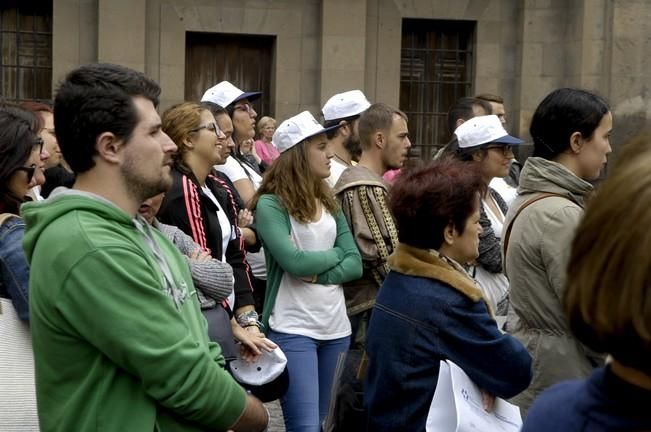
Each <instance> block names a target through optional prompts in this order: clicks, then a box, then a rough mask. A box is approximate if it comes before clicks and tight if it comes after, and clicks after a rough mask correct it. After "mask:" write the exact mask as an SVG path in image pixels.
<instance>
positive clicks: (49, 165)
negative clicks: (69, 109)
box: [20, 101, 75, 199]
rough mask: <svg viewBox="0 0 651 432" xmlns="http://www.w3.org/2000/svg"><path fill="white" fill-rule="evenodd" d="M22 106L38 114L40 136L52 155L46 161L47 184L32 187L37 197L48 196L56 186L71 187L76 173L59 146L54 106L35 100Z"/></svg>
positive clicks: (45, 147)
mask: <svg viewBox="0 0 651 432" xmlns="http://www.w3.org/2000/svg"><path fill="white" fill-rule="evenodd" d="M20 106H21V107H22V108H25V109H26V110H29V111H31V112H33V113H34V114H36V117H37V119H38V120H39V128H38V136H40V137H41V139H43V143H44V149H45V150H46V151H47V152H48V153H49V155H50V156H49V158H48V159H47V160H46V161H45V184H44V185H42V186H36V187H34V188H33V189H32V191H33V192H34V195H35V197H36V199H42V198H47V197H48V196H49V195H50V192H52V190H54V189H55V188H56V187H59V186H66V187H71V186H72V184H73V183H74V182H75V175H74V174H73V173H72V170H71V169H70V167H69V166H68V164H67V163H66V161H65V160H64V159H63V154H62V153H61V148H59V142H58V141H57V137H56V134H55V132H54V113H53V111H52V107H50V106H49V105H46V104H44V103H42V102H35V101H27V102H23V103H22V104H21V105H20Z"/></svg>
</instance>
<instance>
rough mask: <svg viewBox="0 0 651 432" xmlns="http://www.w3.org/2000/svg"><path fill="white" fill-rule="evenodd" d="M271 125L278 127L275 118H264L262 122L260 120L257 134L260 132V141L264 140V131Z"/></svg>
mask: <svg viewBox="0 0 651 432" xmlns="http://www.w3.org/2000/svg"><path fill="white" fill-rule="evenodd" d="M270 123H271V124H273V125H274V127H276V119H274V118H273V117H269V116H264V117H262V118H261V119H260V120H258V125H257V132H258V138H259V139H262V129H264V128H265V127H266V126H267V125H268V124H270Z"/></svg>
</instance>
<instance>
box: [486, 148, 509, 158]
mask: <svg viewBox="0 0 651 432" xmlns="http://www.w3.org/2000/svg"><path fill="white" fill-rule="evenodd" d="M484 148H485V149H486V150H491V149H495V150H501V151H502V154H503V155H504V156H508V155H509V153H513V146H511V145H493V146H488V147H484Z"/></svg>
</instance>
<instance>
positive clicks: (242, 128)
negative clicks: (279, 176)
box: [201, 81, 262, 205]
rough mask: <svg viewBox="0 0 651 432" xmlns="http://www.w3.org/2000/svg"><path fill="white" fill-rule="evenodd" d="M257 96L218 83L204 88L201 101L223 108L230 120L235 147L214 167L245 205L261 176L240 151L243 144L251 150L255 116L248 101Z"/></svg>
mask: <svg viewBox="0 0 651 432" xmlns="http://www.w3.org/2000/svg"><path fill="white" fill-rule="evenodd" d="M261 95H262V93H260V92H244V91H242V90H240V89H239V88H237V87H235V86H234V85H233V84H231V83H230V82H228V81H222V82H220V83H219V84H217V85H215V86H214V87H212V88H210V89H208V90H207V91H206V93H205V94H204V95H203V97H202V98H201V101H202V102H210V103H214V104H217V105H219V106H220V107H222V108H224V109H226V111H227V112H228V115H229V116H230V118H231V121H232V123H233V134H232V138H233V142H234V143H235V147H234V148H233V151H232V154H230V155H229V157H228V158H227V159H226V161H225V162H224V164H222V165H219V166H216V167H215V168H216V169H217V170H218V171H220V172H223V173H224V174H226V175H227V176H228V178H229V179H230V180H231V181H232V182H233V184H234V185H235V188H236V189H237V191H238V192H239V194H240V196H241V197H242V199H243V200H244V203H245V204H246V205H248V204H249V202H250V201H251V199H252V198H253V195H254V194H255V191H256V190H258V188H259V187H260V184H261V183H262V176H261V175H260V169H259V167H258V164H257V163H251V161H249V160H248V159H247V158H246V157H245V156H244V154H243V153H242V151H241V150H240V148H241V147H242V146H243V145H244V147H245V148H247V149H249V148H250V151H251V152H254V151H255V146H254V145H253V137H254V136H255V119H256V117H257V116H258V113H257V112H256V111H255V109H254V108H253V105H251V101H254V100H256V99H258V98H259V97H260V96H261Z"/></svg>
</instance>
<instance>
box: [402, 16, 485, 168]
mask: <svg viewBox="0 0 651 432" xmlns="http://www.w3.org/2000/svg"><path fill="white" fill-rule="evenodd" d="M474 30H475V23H474V22H470V21H440V20H425V19H403V22H402V51H401V57H400V109H402V110H403V111H404V112H405V113H406V114H407V115H408V116H409V136H410V138H411V141H412V144H413V145H414V148H413V149H412V154H413V155H414V156H418V157H420V158H422V159H431V158H432V157H433V156H434V154H435V153H436V150H437V149H438V148H439V147H442V146H443V145H445V144H446V143H447V141H448V140H449V139H450V134H449V133H448V130H447V126H446V118H447V111H448V109H449V108H450V106H452V105H453V104H454V102H455V101H456V100H457V99H459V98H460V97H463V96H470V95H472V79H473V38H474Z"/></svg>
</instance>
